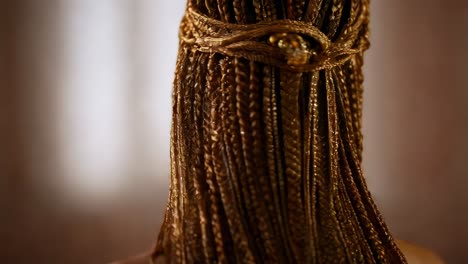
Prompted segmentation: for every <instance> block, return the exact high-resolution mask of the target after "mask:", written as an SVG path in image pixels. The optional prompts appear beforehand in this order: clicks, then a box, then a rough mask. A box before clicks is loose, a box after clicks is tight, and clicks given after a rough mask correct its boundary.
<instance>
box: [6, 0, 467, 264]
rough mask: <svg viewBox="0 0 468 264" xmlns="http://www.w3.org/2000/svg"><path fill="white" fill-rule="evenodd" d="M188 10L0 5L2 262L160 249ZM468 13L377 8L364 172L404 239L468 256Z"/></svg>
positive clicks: (453, 4) (450, 255)
mask: <svg viewBox="0 0 468 264" xmlns="http://www.w3.org/2000/svg"><path fill="white" fill-rule="evenodd" d="M183 7H184V3H183V1H152V0H137V1H126V0H101V1H95V0H68V1H66V0H44V1H33V0H8V1H3V2H2V3H1V4H0V22H1V23H0V30H1V31H0V104H1V110H0V205H1V206H2V207H1V208H2V209H3V210H1V211H0V257H1V259H2V261H1V262H2V263H29V262H31V260H36V262H37V263H103V262H105V261H109V260H112V259H116V258H121V257H124V256H128V255H132V254H136V253H138V252H140V251H143V250H145V249H147V248H148V247H150V246H151V245H152V243H153V241H154V238H155V235H156V232H157V229H158V227H159V224H160V222H161V220H162V213H163V210H164V205H165V202H166V198H167V188H168V187H167V184H168V180H167V177H168V173H169V172H168V154H167V153H168V146H169V145H168V142H169V122H170V89H171V81H172V72H173V69H174V65H175V55H176V49H177V27H178V22H179V19H180V16H181V14H182V11H183ZM466 17H468V4H467V3H466V1H462V0H460V1H456V0H450V1H449V0H446V1H442V0H439V1H437V0H411V1H408V0H406V1H405V0H398V1H372V48H371V49H370V50H369V52H368V53H367V57H366V65H365V67H366V68H365V70H366V76H365V78H366V91H365V109H364V111H365V113H364V134H365V154H364V159H365V164H364V165H365V173H366V177H367V178H368V182H369V185H370V187H371V189H372V191H373V193H374V196H375V198H376V199H377V201H378V203H379V205H380V207H381V209H382V211H383V213H384V215H385V218H386V219H387V220H388V223H389V225H390V227H391V229H392V231H393V232H394V233H395V234H396V235H397V236H399V237H401V238H404V239H408V240H411V241H415V242H418V243H420V244H422V245H424V246H427V247H430V248H432V249H434V250H435V251H437V252H438V253H440V254H442V255H443V256H444V257H445V258H446V259H447V260H449V263H464V262H465V261H468V254H467V253H466V251H467V249H468V243H467V242H466V240H467V239H468V229H467V228H466V227H465V223H467V222H468V213H467V211H468V204H467V203H468V166H467V163H468V158H467V157H468V138H467V137H466V135H468V110H466V109H465V106H467V105H468V89H467V86H468V74H467V73H468V66H466V65H465V61H467V60H468V51H466V50H465V49H464V48H465V47H468V39H467V38H468V37H467V36H466V35H467V34H465V33H466V32H467V28H468V21H467V18H466Z"/></svg>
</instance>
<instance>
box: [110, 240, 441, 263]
mask: <svg viewBox="0 0 468 264" xmlns="http://www.w3.org/2000/svg"><path fill="white" fill-rule="evenodd" d="M396 242H397V244H398V246H399V247H400V249H401V251H402V252H403V254H404V255H405V257H406V259H407V260H408V264H445V263H444V261H442V259H441V258H440V257H439V256H437V255H436V254H435V253H433V252H432V251H430V250H428V249H426V248H423V247H420V246H417V245H415V244H412V243H409V242H406V241H403V240H397V241H396ZM150 256H151V253H149V252H147V253H144V254H141V255H139V256H136V257H132V258H129V259H126V260H122V261H116V262H112V263H109V264H162V263H164V258H158V259H156V260H155V261H154V262H151V257H150Z"/></svg>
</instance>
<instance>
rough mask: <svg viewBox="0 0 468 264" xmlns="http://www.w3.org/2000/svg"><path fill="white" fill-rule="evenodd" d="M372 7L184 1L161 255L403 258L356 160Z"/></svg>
mask: <svg viewBox="0 0 468 264" xmlns="http://www.w3.org/2000/svg"><path fill="white" fill-rule="evenodd" d="M368 8H369V3H368V0H276V1H273V0H272V1H265V0H233V1H228V0H203V1H202V0H189V1H188V4H187V9H186V12H185V15H184V17H183V19H182V23H181V26H180V47H179V54H178V60H177V65H176V73H175V80H174V90H173V109H172V113H173V117H172V130H171V184H170V194H169V201H168V204H167V210H166V214H165V218H164V223H163V225H162V227H161V231H160V234H159V236H158V241H157V243H156V247H155V250H154V253H153V261H155V263H156V262H158V263H160V262H159V261H162V262H165V263H406V260H405V258H404V256H403V255H402V253H401V252H400V250H399V249H398V247H397V246H396V244H395V243H394V241H393V238H392V236H391V235H390V232H389V231H388V229H387V226H386V224H385V222H384V221H383V219H382V217H381V215H380V213H379V211H378V209H377V208H376V206H375V203H374V201H373V199H372V197H371V195H370V193H369V191H368V190H367V186H366V183H365V180H364V177H363V173H362V170H361V159H362V157H361V155H362V135H361V112H362V89H363V87H362V84H363V77H362V69H361V68H362V64H363V52H364V50H365V49H367V48H368V46H369V44H368V24H369V21H368V20H369V12H368Z"/></svg>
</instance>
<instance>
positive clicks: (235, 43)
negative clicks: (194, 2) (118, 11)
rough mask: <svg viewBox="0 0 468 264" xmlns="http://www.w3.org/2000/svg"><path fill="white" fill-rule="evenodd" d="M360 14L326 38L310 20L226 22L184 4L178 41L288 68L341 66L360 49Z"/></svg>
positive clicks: (307, 69)
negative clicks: (339, 32) (333, 34)
mask: <svg viewBox="0 0 468 264" xmlns="http://www.w3.org/2000/svg"><path fill="white" fill-rule="evenodd" d="M361 11H363V10H361ZM361 13H362V14H364V12H361ZM364 19H365V16H364V15H360V16H358V17H357V19H356V20H355V21H354V23H353V24H351V25H350V26H349V27H347V28H345V29H343V31H342V32H341V34H340V35H339V36H338V37H337V38H336V40H335V41H331V40H330V38H329V37H327V35H325V34H324V33H323V32H321V31H320V30H319V29H318V28H317V27H315V26H313V25H312V24H311V23H305V22H302V21H295V20H289V19H281V20H274V21H268V22H259V23H256V24H231V23H225V22H222V21H219V20H216V19H213V18H210V17H207V16H205V15H203V14H200V13H198V12H196V11H195V10H194V9H193V8H191V7H188V8H187V10H186V12H185V16H184V17H183V19H182V23H181V27H180V33H179V34H180V39H181V41H182V42H185V43H186V44H189V45H191V46H192V49H195V50H198V51H200V52H207V53H221V54H224V55H228V56H233V57H241V58H245V59H248V60H251V61H257V62H261V63H264V64H267V65H271V66H276V67H279V68H283V69H287V70H290V71H294V72H310V71H316V70H322V69H330V68H333V67H335V66H337V65H341V64H343V63H344V62H346V61H348V60H349V59H350V58H351V57H353V56H354V55H355V54H359V53H362V52H363V51H364V50H366V49H367V48H368V47H369V42H368V37H367V33H366V32H367V31H366V30H364V31H363V30H361V29H362V27H361V25H362V24H363V21H364ZM362 32H364V34H363V33H362Z"/></svg>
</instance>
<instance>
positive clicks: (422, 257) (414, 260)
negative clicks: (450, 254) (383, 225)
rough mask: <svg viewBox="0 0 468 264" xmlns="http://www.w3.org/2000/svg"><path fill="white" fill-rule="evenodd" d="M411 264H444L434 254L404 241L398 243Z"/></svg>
mask: <svg viewBox="0 0 468 264" xmlns="http://www.w3.org/2000/svg"><path fill="white" fill-rule="evenodd" d="M396 243H397V245H398V247H399V248H400V249H401V251H402V252H403V254H404V255H405V257H406V259H407V260H408V263H409V264H444V263H445V262H444V261H443V260H442V259H441V258H440V257H439V256H437V255H436V254H435V253H434V252H432V251H430V250H428V249H426V248H423V247H420V246H418V245H415V244H411V243H409V242H406V241H403V240H397V241H396Z"/></svg>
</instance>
